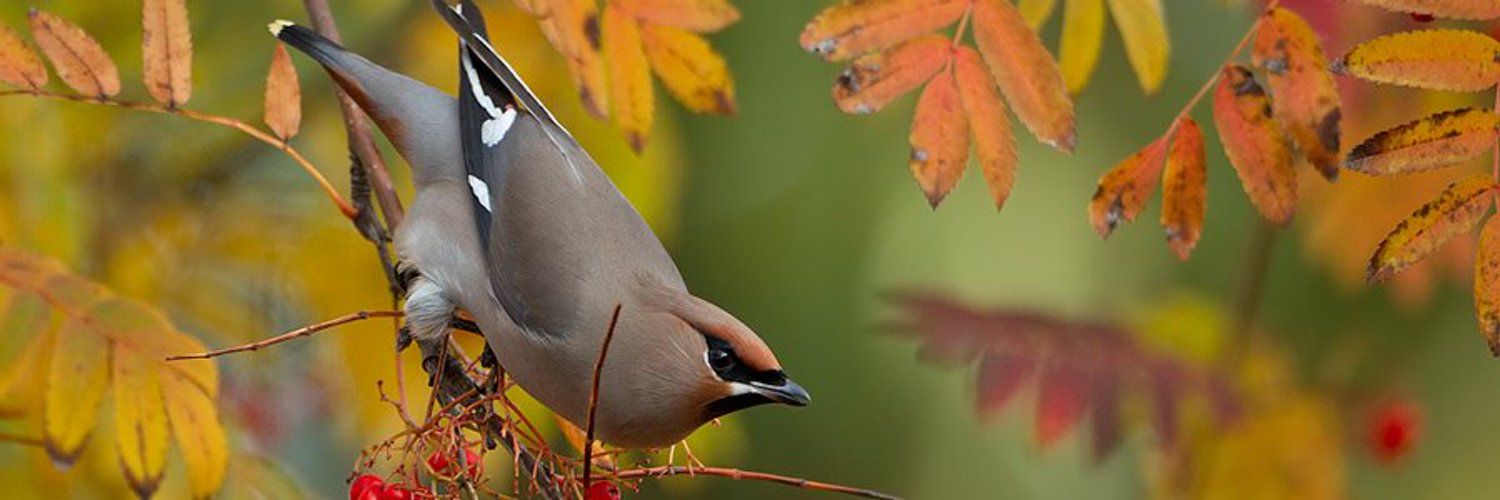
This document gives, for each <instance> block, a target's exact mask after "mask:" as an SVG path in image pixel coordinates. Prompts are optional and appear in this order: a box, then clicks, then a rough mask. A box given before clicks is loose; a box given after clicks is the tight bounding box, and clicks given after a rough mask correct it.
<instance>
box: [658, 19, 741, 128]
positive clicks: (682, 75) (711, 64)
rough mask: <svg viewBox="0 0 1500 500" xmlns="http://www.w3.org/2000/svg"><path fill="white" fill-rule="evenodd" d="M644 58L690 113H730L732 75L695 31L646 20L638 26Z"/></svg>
mask: <svg viewBox="0 0 1500 500" xmlns="http://www.w3.org/2000/svg"><path fill="white" fill-rule="evenodd" d="M641 38H642V39H643V40H644V41H645V44H646V58H647V60H649V61H650V62H651V70H652V71H655V72H656V77H657V78H660V79H661V84H662V86H664V87H666V88H667V92H669V93H671V94H672V97H674V98H676V99H677V102H679V103H682V105H683V107H686V108H687V109H689V110H691V111H693V112H694V113H713V114H720V115H732V114H734V113H735V111H736V109H737V108H736V105H735V102H734V79H732V78H730V76H729V66H728V65H727V64H725V63H724V56H721V55H719V53H718V52H715V51H714V49H713V47H711V46H709V44H708V41H707V40H704V39H703V37H702V36H699V35H697V34H694V33H691V32H688V31H684V30H680V29H677V28H672V27H668V26H658V25H652V24H647V25H645V26H642V27H641Z"/></svg>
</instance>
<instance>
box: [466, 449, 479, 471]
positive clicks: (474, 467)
mask: <svg viewBox="0 0 1500 500" xmlns="http://www.w3.org/2000/svg"><path fill="white" fill-rule="evenodd" d="M464 463H467V464H469V467H468V469H469V477H479V464H480V457H479V454H478V453H475V452H474V450H471V449H468V448H464Z"/></svg>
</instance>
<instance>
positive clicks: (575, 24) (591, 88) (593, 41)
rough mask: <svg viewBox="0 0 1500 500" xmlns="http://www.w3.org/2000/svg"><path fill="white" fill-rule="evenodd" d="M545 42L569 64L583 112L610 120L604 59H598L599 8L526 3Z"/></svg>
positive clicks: (577, 0) (581, 0)
mask: <svg viewBox="0 0 1500 500" xmlns="http://www.w3.org/2000/svg"><path fill="white" fill-rule="evenodd" d="M529 1H530V3H528V4H526V5H524V6H523V8H525V9H526V10H528V11H531V12H534V13H535V15H537V16H539V19H538V24H539V25H540V26H541V28H542V34H543V35H546V37H547V41H548V42H551V43H552V47H554V48H556V49H557V52H558V53H559V54H562V56H563V58H564V59H565V60H567V62H568V74H569V76H571V77H572V78H573V86H574V87H576V88H577V89H578V98H579V99H580V100H582V101H583V107H584V109H587V110H588V111H589V113H591V114H593V115H594V116H596V117H599V118H604V117H606V116H609V100H608V99H609V98H608V97H607V93H608V88H609V87H608V85H606V83H605V82H606V79H605V63H604V58H603V57H601V56H600V54H599V50H600V48H601V44H602V43H603V42H602V41H601V40H600V35H601V34H600V30H599V5H598V4H597V3H596V2H595V1H594V0H529Z"/></svg>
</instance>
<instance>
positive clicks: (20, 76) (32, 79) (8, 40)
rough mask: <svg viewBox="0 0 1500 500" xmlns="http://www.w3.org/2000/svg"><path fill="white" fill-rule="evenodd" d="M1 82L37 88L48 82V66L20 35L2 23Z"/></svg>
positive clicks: (0, 50) (0, 34)
mask: <svg viewBox="0 0 1500 500" xmlns="http://www.w3.org/2000/svg"><path fill="white" fill-rule="evenodd" d="M0 82H5V83H8V84H11V85H15V86H17V87H21V88H25V89H31V90H37V89H40V88H42V86H43V85H46V84H47V67H46V66H43V65H42V59H41V58H40V57H37V55H36V52H32V51H31V47H28V46H26V42H25V41H24V40H21V37H20V35H17V34H16V32H14V31H11V29H10V27H9V26H3V25H0Z"/></svg>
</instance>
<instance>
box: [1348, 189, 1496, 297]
mask: <svg viewBox="0 0 1500 500" xmlns="http://www.w3.org/2000/svg"><path fill="white" fill-rule="evenodd" d="M1494 195H1495V181H1494V179H1491V178H1490V176H1489V175H1487V174H1485V175H1480V174H1475V175H1472V176H1469V177H1466V178H1464V179H1463V180H1460V181H1458V182H1455V183H1453V184H1451V185H1449V186H1448V189H1445V190H1443V192H1442V194H1439V195H1438V196H1437V198H1433V199H1432V201H1429V202H1427V204H1425V205H1422V206H1421V207H1420V208H1418V209H1417V210H1416V211H1415V212H1412V213H1411V215H1409V216H1407V217H1406V219H1405V220H1402V221H1401V223H1400V224H1397V225H1396V228H1395V229H1392V230H1391V232H1390V234H1388V235H1386V237H1385V239H1384V240H1381V241H1380V246H1378V247H1376V249H1375V255H1373V256H1371V257H1370V267H1369V270H1368V273H1367V275H1366V276H1367V278H1368V279H1369V281H1370V282H1371V283H1380V282H1383V281H1386V280H1388V279H1390V278H1391V277H1392V276H1395V275H1396V273H1398V272H1400V271H1401V270H1402V269H1405V268H1406V267H1407V266H1410V265H1412V264H1415V263H1417V262H1418V261H1420V260H1422V258H1423V257H1426V256H1427V255H1428V254H1430V253H1432V251H1434V250H1437V249H1438V248H1440V247H1442V246H1443V243H1446V242H1447V241H1448V240H1449V239H1451V238H1453V237H1454V236H1456V235H1458V234H1462V233H1465V232H1468V231H1470V230H1472V229H1474V226H1477V225H1479V221H1480V220H1482V219H1483V218H1484V215H1485V214H1486V213H1489V211H1490V206H1492V205H1494V202H1495V197H1494Z"/></svg>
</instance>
